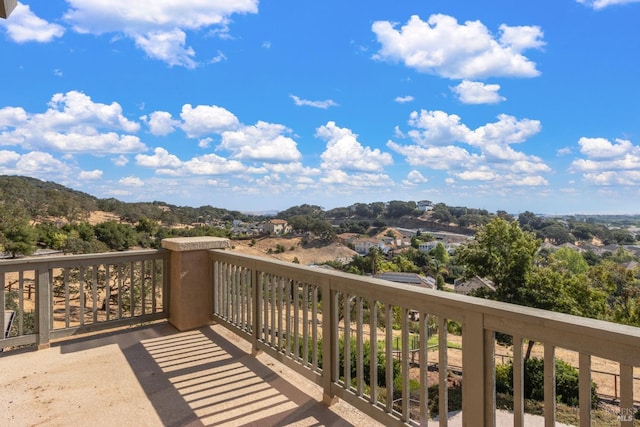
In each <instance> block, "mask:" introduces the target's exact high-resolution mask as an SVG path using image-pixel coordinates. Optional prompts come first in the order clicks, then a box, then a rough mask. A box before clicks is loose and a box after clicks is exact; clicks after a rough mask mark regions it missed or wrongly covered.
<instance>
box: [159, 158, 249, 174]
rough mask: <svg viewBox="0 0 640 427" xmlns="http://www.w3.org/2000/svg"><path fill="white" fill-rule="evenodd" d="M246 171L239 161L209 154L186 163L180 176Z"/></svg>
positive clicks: (179, 172) (180, 171)
mask: <svg viewBox="0 0 640 427" xmlns="http://www.w3.org/2000/svg"><path fill="white" fill-rule="evenodd" d="M245 169H246V168H245V166H244V165H243V164H242V163H240V162H239V161H237V160H228V159H225V158H224V157H220V156H217V155H215V154H207V155H204V156H200V157H194V158H193V159H191V160H189V161H187V162H184V163H183V166H182V168H181V170H179V171H178V174H190V175H223V174H228V173H240V172H245ZM160 171H162V170H160Z"/></svg>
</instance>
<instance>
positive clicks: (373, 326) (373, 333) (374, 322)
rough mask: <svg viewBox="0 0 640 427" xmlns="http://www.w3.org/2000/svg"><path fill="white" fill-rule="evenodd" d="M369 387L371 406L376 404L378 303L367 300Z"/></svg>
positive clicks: (373, 300)
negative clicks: (368, 307)
mask: <svg viewBox="0 0 640 427" xmlns="http://www.w3.org/2000/svg"><path fill="white" fill-rule="evenodd" d="M369 306H370V309H369V313H370V315H369V325H370V326H369V331H370V332H369V344H370V346H369V347H370V348H369V363H370V364H371V366H370V367H369V386H370V387H371V400H370V402H371V404H372V405H377V404H378V302H377V301H376V300H375V299H373V298H372V299H370V300H369Z"/></svg>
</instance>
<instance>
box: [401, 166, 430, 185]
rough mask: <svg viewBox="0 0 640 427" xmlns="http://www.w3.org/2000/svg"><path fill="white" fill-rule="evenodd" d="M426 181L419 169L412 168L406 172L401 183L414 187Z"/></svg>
mask: <svg viewBox="0 0 640 427" xmlns="http://www.w3.org/2000/svg"><path fill="white" fill-rule="evenodd" d="M428 181H429V180H428V179H427V178H425V177H424V175H422V174H421V173H420V171H417V170H412V171H411V172H409V173H408V174H407V179H404V180H402V183H403V184H404V185H406V186H408V187H415V186H417V185H419V184H426V183H427V182H428Z"/></svg>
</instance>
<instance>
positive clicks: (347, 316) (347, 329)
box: [342, 293, 351, 390]
mask: <svg viewBox="0 0 640 427" xmlns="http://www.w3.org/2000/svg"><path fill="white" fill-rule="evenodd" d="M342 298H343V301H344V303H343V309H344V314H343V317H342V318H343V319H344V339H343V342H344V362H343V365H344V372H343V373H342V375H343V376H344V388H345V389H347V390H348V389H349V388H350V387H351V296H350V295H349V294H346V293H343V294H342Z"/></svg>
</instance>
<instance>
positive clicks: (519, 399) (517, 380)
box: [513, 335, 524, 427]
mask: <svg viewBox="0 0 640 427" xmlns="http://www.w3.org/2000/svg"><path fill="white" fill-rule="evenodd" d="M522 343H523V340H522V337H521V336H519V335H514V336H513V427H524V359H523V357H522Z"/></svg>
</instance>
